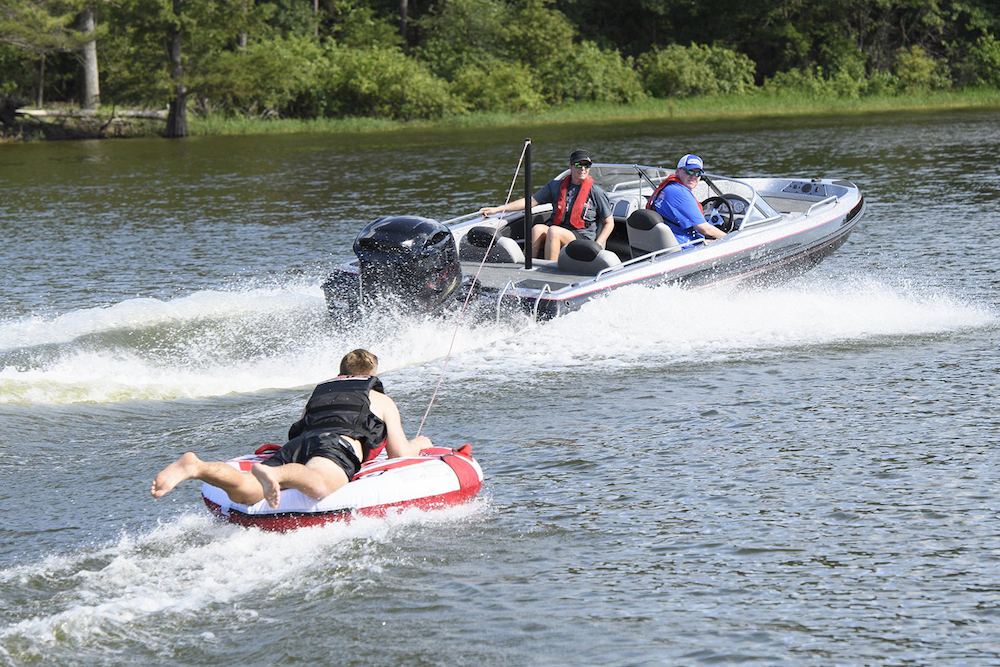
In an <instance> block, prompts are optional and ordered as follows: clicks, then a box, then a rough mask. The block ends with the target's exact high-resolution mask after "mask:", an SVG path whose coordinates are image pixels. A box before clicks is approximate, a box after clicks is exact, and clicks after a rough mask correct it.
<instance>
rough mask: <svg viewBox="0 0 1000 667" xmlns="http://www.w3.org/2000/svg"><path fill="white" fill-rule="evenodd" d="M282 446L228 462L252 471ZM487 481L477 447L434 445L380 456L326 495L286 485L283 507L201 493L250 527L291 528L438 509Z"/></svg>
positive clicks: (207, 490) (207, 489)
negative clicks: (405, 454)
mask: <svg viewBox="0 0 1000 667" xmlns="http://www.w3.org/2000/svg"><path fill="white" fill-rule="evenodd" d="M278 449H279V447H278V446H277V445H264V446H263V447H260V448H259V449H257V451H256V452H254V453H253V454H250V455H248V456H241V457H238V458H235V459H230V460H229V461H227V463H228V464H229V465H231V466H233V467H234V468H236V469H237V470H240V471H242V472H244V473H247V474H249V472H250V467H251V466H252V465H253V464H254V463H257V462H259V461H263V460H264V459H267V458H269V457H271V456H272V455H273V454H274V452H275V451H277V450H278ZM482 485H483V471H482V468H480V467H479V464H478V463H477V462H476V460H475V459H473V458H472V447H471V446H470V445H465V446H463V447H461V448H460V449H451V448H448V447H428V448H427V449H424V450H421V452H420V456H414V457H405V458H397V459H385V458H379V459H375V460H374V461H371V462H369V463H366V464H364V465H363V466H362V467H361V471H360V472H359V473H358V474H357V475H355V476H354V479H352V480H351V481H350V482H349V483H348V484H346V485H345V486H342V487H341V488H339V489H337V490H336V491H334V492H333V493H331V494H330V495H328V496H327V497H325V498H323V499H322V500H316V499H315V498H310V497H309V496H307V495H305V494H303V493H302V492H300V491H296V490H295V489H288V490H283V491H282V492H281V502H280V503H279V504H278V507H276V508H271V507H269V506H268V504H267V501H264V500H261V501H260V502H258V503H255V504H253V505H244V504H242V503H234V502H233V501H231V500H230V499H229V496H228V495H227V494H226V492H225V491H223V490H222V489H219V488H218V487H215V486H212V485H211V484H203V485H202V488H201V495H202V498H203V500H204V501H205V505H206V506H207V507H208V509H209V510H210V511H211V512H213V513H214V514H216V515H217V516H219V517H221V518H223V519H225V520H226V521H229V522H230V523H235V524H239V525H241V526H246V527H255V528H260V529H262V530H273V531H286V530H294V529H296V528H304V527H306V526H317V525H321V524H324V523H329V522H330V521H343V520H346V519H350V518H351V517H354V516H376V517H378V516H385V515H386V514H387V513H388V512H390V511H394V510H397V509H405V508H410V507H414V508H418V509H423V510H427V509H437V508H442V507H448V506H451V505H458V504H460V503H464V502H468V501H470V500H472V499H473V498H474V497H475V496H476V494H477V493H479V489H480V488H482Z"/></svg>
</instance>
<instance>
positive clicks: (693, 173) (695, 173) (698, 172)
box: [684, 169, 705, 178]
mask: <svg viewBox="0 0 1000 667" xmlns="http://www.w3.org/2000/svg"><path fill="white" fill-rule="evenodd" d="M684 171H685V172H687V175H688V176H694V177H695V178H701V177H702V176H703V175H704V174H705V172H703V171H702V170H701V169H685V170H684Z"/></svg>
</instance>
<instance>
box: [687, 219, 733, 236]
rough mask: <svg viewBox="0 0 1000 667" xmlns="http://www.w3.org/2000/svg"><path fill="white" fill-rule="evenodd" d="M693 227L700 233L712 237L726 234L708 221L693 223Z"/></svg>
mask: <svg viewBox="0 0 1000 667" xmlns="http://www.w3.org/2000/svg"><path fill="white" fill-rule="evenodd" d="M694 228H695V229H697V230H698V231H699V232H701V233H702V235H703V236H707V237H709V238H713V239H721V238H722V237H723V236H725V235H726V233H725V232H724V231H722V230H721V229H719V228H718V227H716V226H715V225H713V224H712V223H710V222H703V223H701V224H700V225H695V226H694Z"/></svg>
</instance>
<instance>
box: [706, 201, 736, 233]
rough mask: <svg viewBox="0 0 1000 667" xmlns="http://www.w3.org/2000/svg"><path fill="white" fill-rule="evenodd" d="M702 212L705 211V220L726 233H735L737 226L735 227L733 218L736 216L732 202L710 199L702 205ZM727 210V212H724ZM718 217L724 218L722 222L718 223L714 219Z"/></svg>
mask: <svg viewBox="0 0 1000 667" xmlns="http://www.w3.org/2000/svg"><path fill="white" fill-rule="evenodd" d="M701 208H702V210H704V211H705V220H706V221H707V222H710V223H712V224H713V225H715V226H716V227H718V228H719V229H721V230H722V231H724V232H725V233H727V234H728V233H729V232H731V231H733V229H734V227H735V225H733V216H734V215H735V212H736V211H735V209H734V208H733V204H732V202H730V201H729V200H728V199H726V198H725V197H709V198H708V199H706V200H705V201H703V202H702V203H701ZM722 209H725V212H723V211H722ZM716 215H718V216H719V217H720V218H722V220H721V221H719V222H716V221H715V220H713V218H715V217H716Z"/></svg>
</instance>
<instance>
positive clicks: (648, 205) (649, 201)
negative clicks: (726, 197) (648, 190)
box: [646, 174, 705, 215]
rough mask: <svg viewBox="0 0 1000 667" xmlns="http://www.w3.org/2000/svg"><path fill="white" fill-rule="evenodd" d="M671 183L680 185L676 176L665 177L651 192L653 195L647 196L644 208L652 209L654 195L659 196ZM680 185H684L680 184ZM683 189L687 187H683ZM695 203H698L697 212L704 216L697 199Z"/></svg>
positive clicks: (679, 180) (654, 199) (703, 210)
mask: <svg viewBox="0 0 1000 667" xmlns="http://www.w3.org/2000/svg"><path fill="white" fill-rule="evenodd" d="M671 183H681V179H679V178H677V174H670V175H669V176H667V178H666V180H664V181H662V182H661V183H660V184H659V185H657V186H656V189H655V190H653V194H651V195H649V199H647V200H646V208H648V209H652V208H653V202H654V201H656V195H658V194H660V191H661V190H663V188H665V187H667V186H668V185H670V184H671ZM681 185H684V184H683V183H681ZM684 187H687V186H686V185H684ZM692 194H693V193H692ZM695 202H697V203H698V210H699V211H701V212H702V215H704V213H705V209H703V208H702V207H701V202H700V201H698V199H697V197H696V198H695Z"/></svg>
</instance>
